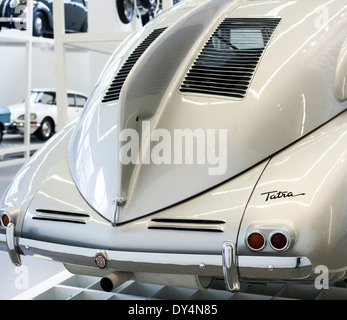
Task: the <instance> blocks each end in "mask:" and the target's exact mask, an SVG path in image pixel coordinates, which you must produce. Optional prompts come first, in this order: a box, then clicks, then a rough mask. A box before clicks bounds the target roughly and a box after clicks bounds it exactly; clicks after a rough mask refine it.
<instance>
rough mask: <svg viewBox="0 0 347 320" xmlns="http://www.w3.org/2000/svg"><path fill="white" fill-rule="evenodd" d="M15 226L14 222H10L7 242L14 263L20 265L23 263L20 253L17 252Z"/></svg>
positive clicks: (7, 230)
mask: <svg viewBox="0 0 347 320" xmlns="http://www.w3.org/2000/svg"><path fill="white" fill-rule="evenodd" d="M14 229H15V226H14V224H13V223H12V222H10V223H9V224H8V225H7V227H6V243H7V251H8V254H9V256H10V259H11V261H12V263H13V264H14V265H15V266H17V267H19V266H20V265H21V264H22V261H21V258H20V255H19V253H18V252H17V246H16V243H15V242H16V239H17V238H15V236H14Z"/></svg>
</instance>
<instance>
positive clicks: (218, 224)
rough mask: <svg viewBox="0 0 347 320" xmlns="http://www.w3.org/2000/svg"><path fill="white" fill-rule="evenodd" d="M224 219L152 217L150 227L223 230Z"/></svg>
mask: <svg viewBox="0 0 347 320" xmlns="http://www.w3.org/2000/svg"><path fill="white" fill-rule="evenodd" d="M224 224H225V222H224V221H219V220H196V219H193V220H191V219H152V220H151V222H150V223H149V224H148V229H162V230H182V231H202V232H223V231H224V230H223V225H224Z"/></svg>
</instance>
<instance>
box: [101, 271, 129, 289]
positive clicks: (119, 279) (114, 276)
mask: <svg viewBox="0 0 347 320" xmlns="http://www.w3.org/2000/svg"><path fill="white" fill-rule="evenodd" d="M133 276H134V275H133V274H132V273H129V272H113V273H110V274H109V275H107V276H106V277H103V278H102V279H101V280H100V286H101V288H102V290H104V291H106V292H111V291H113V290H114V289H116V288H117V287H119V286H120V285H121V284H122V283H124V282H125V281H128V280H130V279H132V278H133Z"/></svg>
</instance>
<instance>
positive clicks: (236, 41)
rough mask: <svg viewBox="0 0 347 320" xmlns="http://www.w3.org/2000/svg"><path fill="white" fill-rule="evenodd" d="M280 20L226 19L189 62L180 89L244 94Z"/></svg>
mask: <svg viewBox="0 0 347 320" xmlns="http://www.w3.org/2000/svg"><path fill="white" fill-rule="evenodd" d="M280 20H281V19H276V18H227V19H225V20H224V21H223V22H222V23H221V24H220V25H219V26H218V28H217V29H216V30H215V32H214V33H213V34H212V36H211V37H210V39H209V40H208V41H207V43H206V44H205V46H204V48H203V49H202V51H201V52H200V54H199V56H198V57H197V59H196V60H195V62H194V64H193V65H192V66H191V68H190V70H189V71H188V74H187V75H186V77H185V79H184V81H183V83H182V85H181V88H180V92H191V93H200V94H210V95H219V96H227V97H233V98H240V99H241V98H244V97H245V95H246V91H247V89H248V87H249V85H250V82H251V80H252V77H253V74H254V72H255V69H256V67H257V65H258V63H259V60H260V58H261V56H262V54H263V52H264V50H265V48H266V46H267V44H268V42H269V41H270V38H271V36H272V34H273V33H274V31H275V29H276V27H277V25H278V24H279V22H280Z"/></svg>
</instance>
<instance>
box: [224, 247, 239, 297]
mask: <svg viewBox="0 0 347 320" xmlns="http://www.w3.org/2000/svg"><path fill="white" fill-rule="evenodd" d="M222 256H223V274H224V282H225V286H226V289H227V290H229V291H231V292H234V291H239V290H240V282H239V279H238V273H237V257H236V245H235V243H234V242H231V241H226V242H224V243H223V246H222Z"/></svg>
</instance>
